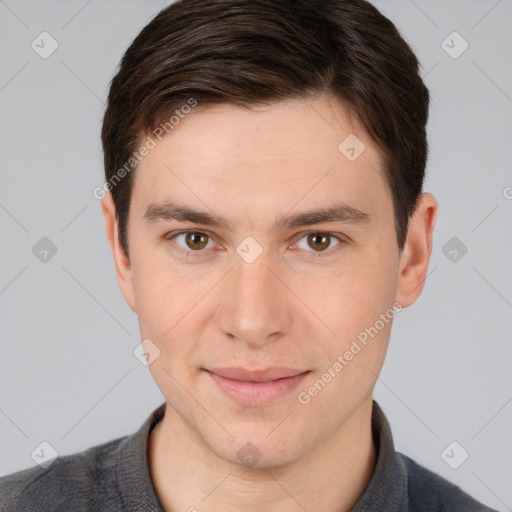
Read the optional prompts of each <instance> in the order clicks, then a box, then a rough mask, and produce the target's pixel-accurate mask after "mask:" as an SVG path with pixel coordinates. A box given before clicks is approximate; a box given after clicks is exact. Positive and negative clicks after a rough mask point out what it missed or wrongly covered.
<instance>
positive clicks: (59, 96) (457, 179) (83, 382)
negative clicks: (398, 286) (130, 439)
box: [0, 0, 512, 511]
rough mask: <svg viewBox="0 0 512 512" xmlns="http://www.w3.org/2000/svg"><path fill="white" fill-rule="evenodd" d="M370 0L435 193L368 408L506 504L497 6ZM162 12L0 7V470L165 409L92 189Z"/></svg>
mask: <svg viewBox="0 0 512 512" xmlns="http://www.w3.org/2000/svg"><path fill="white" fill-rule="evenodd" d="M374 3H375V5H376V6H377V7H378V8H379V9H381V11H382V12H383V13H384V14H385V15H387V16H388V17H389V18H390V19H391V20H392V21H393V22H394V23H395V24H396V25H397V27H398V28H399V30H400V31H401V32H402V34H403V36H404V37H405V38H406V40H407V41H408V42H409V43H410V44H411V46H412V47H413V49H414V50H415V51H416V53H417V55H418V57H419V59H420V62H421V64H422V66H423V75H424V77H425V81H426V84H427V86H428V87H429V89H430V91H431V94H432V107H431V118H430V122H429V141H430V148H431V149H430V151H431V152H430V158H429V163H428V171H427V172H428V174H427V182H426V187H425V190H426V191H428V192H431V193H433V194H434V195H435V196H436V197H437V199H438V201H439V215H438V221H437V226H436V231H435V235H434V249H433V256H432V260H431V263H430V269H429V276H428V278H427V282H426V284H425V289H424V292H423V294H422V296H421V298H420V299H419V300H418V302H417V303H416V304H414V305H413V306H412V307H410V308H408V309H406V310H403V311H402V312H401V313H400V314H398V315H397V318H396V320H395V323H394V327H393V332H392V336H391V344H390V348H389V352H388V357H387V360H386V363H385V365H384V369H383V371H382V374H381V376H380V379H379V381H378V384H377V386H376V389H375V398H376V399H377V400H378V401H379V403H380V404H381V406H382V407H383V409H384V411H385V412H386V413H387V415H388V417H389V420H390V423H391V426H392V430H393V434H394V436H395V441H396V447H397V449H398V450H399V451H402V452H404V453H406V454H408V455H409V456H411V457H412V458H413V459H415V460H417V461H418V462H420V463H421V464H423V465H424V466H426V467H428V468H430V469H432V470H433V471H435V472H437V473H439V474H441V475H442V476H444V477H446V478H448V479H449V480H451V481H452V482H455V483H456V484H458V485H460V486H461V487H462V488H463V489H465V490H466V491H467V492H469V493H470V494H472V495H473V496H474V497H475V498H477V499H479V500H481V501H483V502H484V503H486V504H488V505H489V506H492V507H494V508H496V509H497V510H500V511H505V510H512V509H511V507H512V486H511V485H510V483H511V477H512V438H511V436H510V432H511V431H512V429H511V423H512V403H511V402H512V372H511V371H510V366H511V355H512V344H511V343H510V342H511V334H510V333H511V331H512V286H511V285H512V271H511V266H510V261H511V258H510V256H511V245H512V242H511V232H512V229H511V227H512V226H511V220H512V199H511V198H512V188H510V187H512V173H511V141H512V128H511V122H510V120H511V114H512V71H511V66H510V55H511V54H512V35H511V34H512V32H511V30H510V27H511V21H512V2H511V1H510V0H501V1H496V0H492V1H491V0H489V1H487V0H479V1H468V0H463V1H462V0H458V1H455V0H451V1H450V2H446V1H420V0H415V1H414V2H413V1H412V0H394V1H391V0H380V1H375V2H374ZM166 4H167V2H165V1H163V0H162V1H158V0H146V1H144V2H141V1H134V0H122V1H121V0H109V1H99V0H92V1H85V0H73V1H67V2H59V1H56V0H53V1H45V2H41V1H35V0H32V1H29V0H24V1H21V0H17V1H16V0H5V1H1V0H0V38H1V43H2V44H1V45H0V52H1V58H2V66H1V69H0V109H1V125H0V130H1V134H0V140H1V143H2V149H1V152H0V162H1V178H0V180H1V181H0V225H1V234H2V238H1V242H0V243H1V251H0V258H1V259H0V321H1V323H0V325H1V329H2V330H1V338H0V339H1V357H0V379H1V381H0V443H1V446H0V450H1V451H0V474H8V473H11V472H13V471H17V470H19V469H23V468H26V467H29V466H33V465H34V464H35V462H34V460H33V459H32V458H31V453H32V452H33V450H34V449H35V448H37V447H38V446H39V445H40V443H41V442H42V441H47V442H48V443H50V444H51V445H52V446H53V447H54V448H55V449H56V450H57V452H58V453H59V454H61V455H65V454H69V453H74V452H77V451H80V450H84V449H86V448H88V447H90V446H93V445H95V444H99V443H102V442H105V441H108V440H110V439H114V438H117V437H121V436H123V435H127V434H131V433H133V432H134V431H135V430H136V429H138V428H139V427H140V425H141V424H142V422H143V421H144V419H145V418H146V417H147V415H148V414H149V413H150V412H151V411H152V410H153V409H154V408H155V407H157V406H158V405H159V404H160V403H163V401H164V398H163V396H162V395H161V393H160V391H159V390H158V388H157V386H156V384H155V383H154V382H153V379H152V377H151V375H150V374H149V371H148V369H147V367H145V366H143V365H142V364H141V363H140V362H139V361H138V360H137V359H136V358H135V357H134V355H133V350H134V348H135V347H136V346H137V345H138V343H139V342H140V340H139V331H138V324H137V318H136V316H135V314H134V313H133V312H132V311H131V310H130V309H129V308H128V306H127V305H126V304H125V302H124V299H123V297H122V295H121V293H120V291H119V289H118V286H117V282H116V280H115V276H114V271H113V265H112V260H111V255H110V252H109V248H108V244H107V241H106V238H105V235H104V226H103V220H102V217H101V210H100V203H99V201H97V200H96V199H95V198H94V197H93V195H92V190H93V189H94V187H96V186H98V185H101V184H102V173H103V169H102V154H101V147H100V138H99V134H100V127H101V124H100V123H101V117H102V114H103V109H104V100H105V99H106V96H107V90H108V85H109V82H110V79H111V78H112V76H113V74H114V72H115V70H116V68H117V64H118V61H119V59H120V58H121V56H122V53H123V52H124V50H125V49H126V47H127V46H128V44H129V43H130V42H131V41H132V39H133V38H134V37H135V36H136V35H137V33H138V32H139V30H140V29H141V28H142V27H143V26H144V25H145V24H146V23H147V22H148V21H149V20H150V19H151V17H152V16H153V15H154V14H156V13H157V12H158V11H159V10H160V9H161V8H163V7H164V6H165V5H166ZM43 31H47V32H49V33H50V34H51V35H52V37H53V38H55V40H56V41H57V42H58V45H59V46H58V48H57V50H56V51H55V52H54V53H53V54H52V55H51V56H50V57H48V58H47V59H42V58H41V57H40V56H39V55H38V54H37V53H36V52H35V51H34V50H33V49H32V48H31V43H32V41H33V40H36V42H37V40H40V39H36V38H37V37H38V36H39V34H40V33H41V32H43ZM454 31H457V32H458V33H459V34H460V35H461V36H462V37H463V38H464V40H466V41H467V43H468V44H469V47H468V49H467V50H466V51H465V52H464V53H462V55H460V56H458V58H453V55H454V54H455V53H458V52H459V51H460V50H461V49H462V48H463V46H462V45H463V41H462V40H461V39H460V38H458V36H455V38H453V36H452V37H451V38H448V39H447V40H446V42H445V43H444V44H442V42H443V41H444V40H445V39H446V38H447V36H449V35H450V34H451V33H452V32H454ZM450 47H451V48H450ZM46 48H48V45H46ZM447 51H448V52H451V53H452V56H450V55H449V54H448V53H447ZM507 187H509V188H507ZM42 237H47V238H49V239H50V240H51V241H52V242H53V244H55V246H56V247H57V253H56V254H55V255H54V256H51V253H49V255H48V256H47V261H46V262H42V261H40V259H38V257H36V255H35V254H34V253H33V251H32V248H33V247H34V245H35V244H36V243H37V242H38V241H39V240H40V239H41V238H42ZM453 237H457V240H455V242H453V241H452V242H451V244H453V243H455V245H453V246H452V245H448V246H446V244H447V243H448V242H449V241H450V240H451V239H452V238H453ZM461 244H464V246H465V247H467V253H466V254H464V255H462V254H463V251H462V250H461V248H462V245H461ZM443 247H446V248H445V249H444V252H443ZM454 249H455V250H456V251H457V259H456V260H455V261H452V260H453V258H454V256H455V253H453V250H454ZM450 252H451V254H450ZM445 253H446V254H445ZM452 441H457V443H459V445H460V446H462V447H463V448H464V449H465V450H467V452H468V453H469V458H468V459H467V460H466V461H465V462H464V463H463V464H462V465H460V467H458V469H452V468H451V467H450V466H449V465H448V464H447V463H446V462H445V460H444V459H443V457H442V456H441V454H442V452H443V451H444V450H445V448H446V447H447V446H448V445H449V444H450V443H451V442H452ZM448 453H449V454H450V455H451V460H452V461H455V462H456V461H457V458H459V457H460V453H461V451H460V448H456V449H455V451H454V452H450V451H448ZM445 459H446V456H445Z"/></svg>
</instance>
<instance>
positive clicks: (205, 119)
mask: <svg viewBox="0 0 512 512" xmlns="http://www.w3.org/2000/svg"><path fill="white" fill-rule="evenodd" d="M170 196H171V197H174V198H176V197H179V198H181V199H182V200H183V201H184V202H188V203H190V204H193V205H195V206H197V207H198V206H201V209H202V210H204V209H205V207H206V208H208V209H215V210H216V213H218V214H219V215H222V216H223V217H226V218H230V217H232V216H238V217H240V216H245V217H246V218H247V217H248V216H249V215H250V214H251V212H252V214H255V215H259V214H264V213H265V212H269V211H270V209H271V210H272V213H275V212H276V211H277V210H276V208H278V209H280V210H282V211H283V212H284V211H288V210H290V209H291V208H294V206H295V205H297V209H299V210H300V208H299V206H304V207H308V208H311V207H320V206H324V205H325V203H326V202H328V201H330V202H340V201H341V202H344V203H346V204H347V205H349V206H352V207H354V208H358V209H360V210H362V211H366V212H368V213H371V212H372V211H373V212H374V213H377V212H379V211H380V212H381V213H382V210H383V209H388V210H389V208H390V207H391V208H392V206H391V196H390V194H389V191H388V190H387V185H386V183H385V180H384V176H383V167H382V163H381V154H380V151H379V150H378V148H377V146H376V145H375V143H374V142H373V141H372V140H371V138H370V137H369V136H368V134H367V133H366V131H365V130H364V128H363V127H362V125H361V124H360V123H358V121H357V119H355V118H353V117H352V116H350V114H349V111H348V110H347V109H346V107H345V105H344V104H343V103H342V102H341V101H340V100H338V99H337V98H333V97H327V98H325V97H323V98H320V99H316V100H312V99H309V100H293V101H283V102H278V103H275V104H272V105H267V106H264V107H257V108H256V107H255V108H254V109H253V110H247V109H244V108H240V107H237V106H234V105H227V104H223V105H218V106H207V107H204V108H201V105H200V104H199V109H198V110H197V111H195V112H193V113H191V114H189V115H188V116H185V117H184V118H183V119H181V120H180V122H179V124H178V125H177V126H175V127H174V128H173V130H172V131H171V132H169V133H168V134H167V135H165V136H164V137H163V138H162V140H161V141H157V144H156V146H155V147H154V148H153V149H152V150H151V151H150V152H149V154H148V155H147V156H145V158H144V159H143V160H142V162H141V163H140V164H139V169H138V171H137V174H136V179H135V183H134V190H133V201H134V203H136V204H134V206H135V207H137V208H139V209H140V210H142V209H144V208H147V207H148V206H149V205H150V204H155V203H158V202H162V201H165V200H167V199H168V198H169V197H170ZM139 213H140V212H139Z"/></svg>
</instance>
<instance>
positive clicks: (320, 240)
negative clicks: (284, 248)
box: [295, 231, 347, 256]
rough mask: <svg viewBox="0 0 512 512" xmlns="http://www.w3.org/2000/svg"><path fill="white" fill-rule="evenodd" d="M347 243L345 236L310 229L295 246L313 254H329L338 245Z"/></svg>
mask: <svg viewBox="0 0 512 512" xmlns="http://www.w3.org/2000/svg"><path fill="white" fill-rule="evenodd" d="M346 243H347V242H345V240H344V239H343V238H341V237H339V236H336V235H333V234H332V233H326V232H323V231H310V232H308V233H303V234H302V238H300V239H299V241H298V242H297V243H296V244H295V246H296V247H297V248H298V249H302V250H303V251H306V252H309V253H310V255H313V256H329V255H330V254H331V252H334V250H335V248H336V246H337V245H342V244H346ZM340 248H341V247H340ZM311 249H313V250H311ZM331 249H333V251H331ZM315 253H316V254H315Z"/></svg>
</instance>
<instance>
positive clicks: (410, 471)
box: [397, 452, 493, 512]
mask: <svg viewBox="0 0 512 512" xmlns="http://www.w3.org/2000/svg"><path fill="white" fill-rule="evenodd" d="M397 456H398V457H399V458H400V459H401V461H402V463H403V464H404V466H405V468H406V472H407V494H408V500H409V507H410V509H411V510H417V511H422V512H427V511H432V512H434V511H435V512H493V510H492V509H490V508H489V507H487V506H485V505H483V504H482V503H480V502H478V501H476V500H475V499H474V498H472V497H471V496H470V495H469V494H467V493H466V492H464V491H463V490H462V489H461V488H460V487H458V486H457V485H455V484H453V483H451V482H449V481H448V480H446V479H445V478H443V477H441V476H440V475H438V474H436V473H434V472H433V471H430V470H429V469H427V468H425V467H423V466H421V465H420V464H418V463H416V462H415V461H414V460H412V459H411V458H410V457H408V456H407V455H404V454H403V453H399V452H397Z"/></svg>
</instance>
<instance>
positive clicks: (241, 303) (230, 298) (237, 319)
mask: <svg viewBox="0 0 512 512" xmlns="http://www.w3.org/2000/svg"><path fill="white" fill-rule="evenodd" d="M272 267H275V265H274V266H272V262H271V261H270V258H267V257H266V256H265V254H261V255H260V257H259V258H258V259H257V260H256V261H254V262H252V263H247V262H245V261H244V260H243V259H241V258H240V259H238V260H237V261H235V268H233V270H232V271H231V272H229V274H228V275H227V276H226V279H225V282H224V283H223V286H222V289H221V290H219V292H220V294H221V296H222V298H221V300H220V304H219V306H218V309H217V311H216V322H217V327H218V328H219V329H220V330H222V332H224V334H225V335H227V336H229V337H230V338H232V339H234V340H238V341H241V342H243V343H246V344H247V345H248V346H250V347H251V348H259V347H263V346H265V345H267V344H268V343H271V342H273V341H275V340H277V339H279V338H280V337H282V336H283V335H285V334H286V333H287V332H289V331H290V329H291V326H292V308H293V301H292V300H291V297H290V293H291V292H290V291H289V290H288V288H287V286H286V284H285V282H286V279H283V277H280V276H279V271H278V269H277V268H272ZM283 281H285V282H283Z"/></svg>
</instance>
